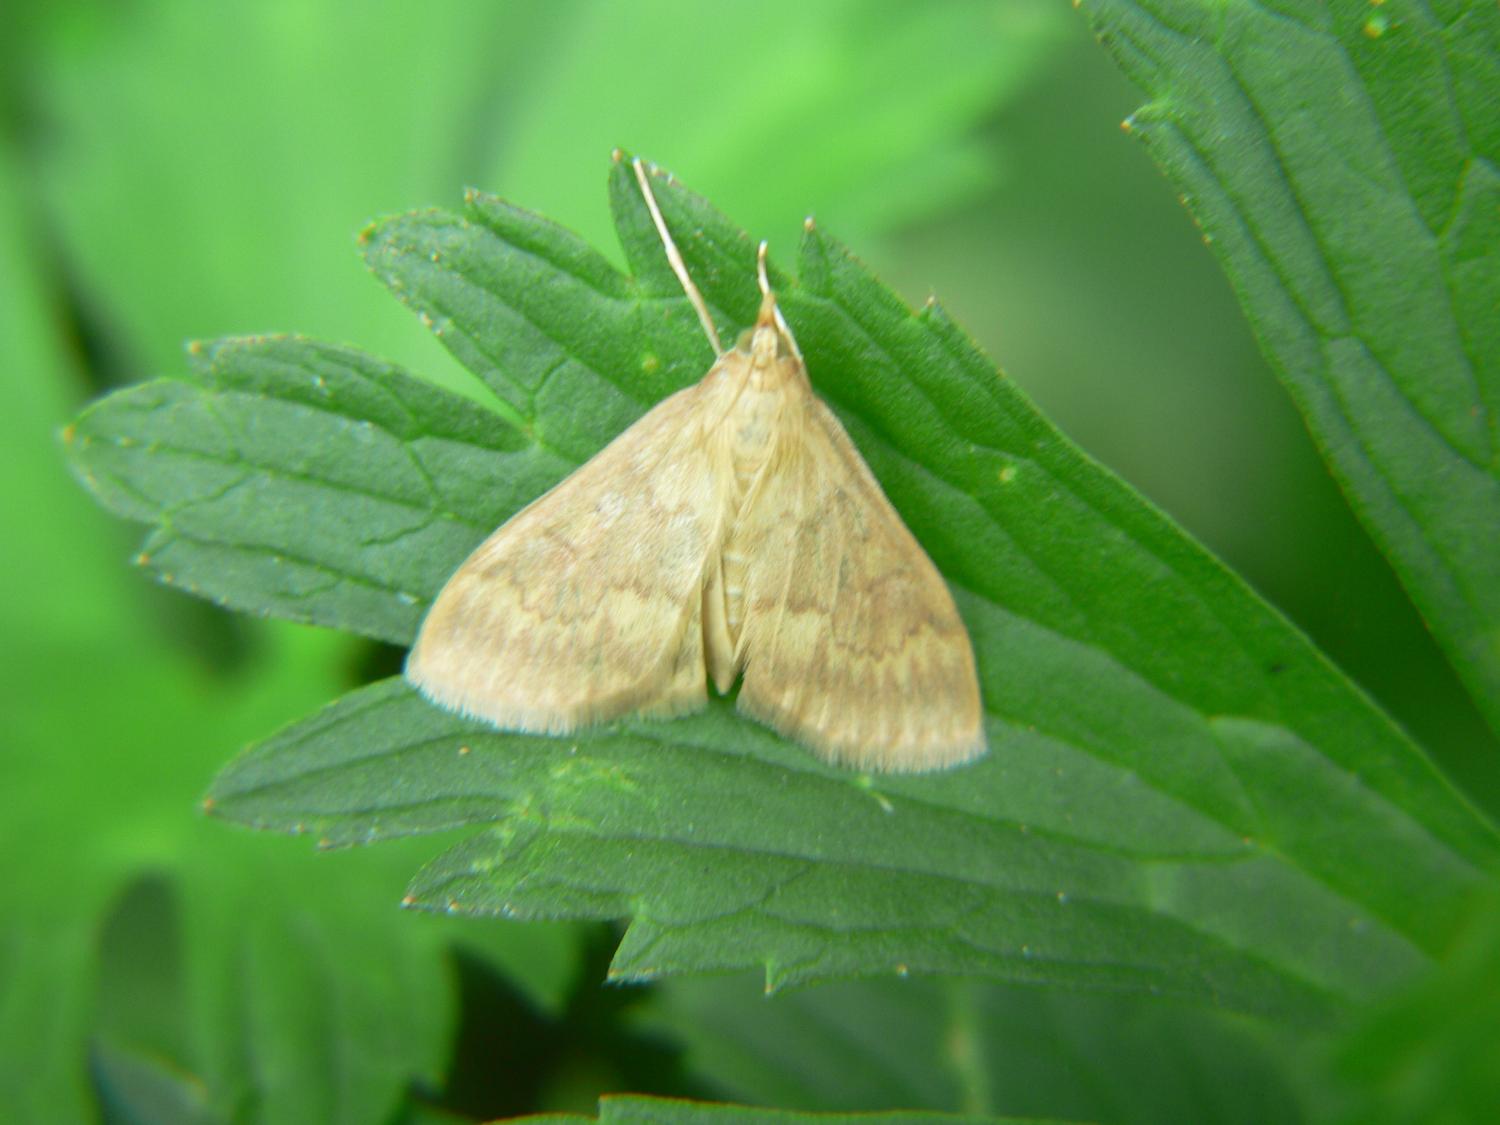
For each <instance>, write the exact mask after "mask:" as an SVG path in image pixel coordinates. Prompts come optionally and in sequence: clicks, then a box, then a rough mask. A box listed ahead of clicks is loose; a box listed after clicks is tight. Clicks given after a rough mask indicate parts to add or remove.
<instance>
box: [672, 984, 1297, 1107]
mask: <svg viewBox="0 0 1500 1125" xmlns="http://www.w3.org/2000/svg"><path fill="white" fill-rule="evenodd" d="M646 1011H647V1014H646V1016H645V1017H644V1022H645V1026H646V1028H647V1029H648V1030H653V1031H656V1032H657V1033H659V1034H662V1035H668V1034H670V1035H672V1036H674V1037H676V1038H677V1039H679V1040H681V1041H682V1042H683V1043H684V1045H685V1047H686V1049H687V1053H686V1055H685V1058H684V1061H685V1063H686V1064H687V1066H688V1067H689V1069H690V1071H691V1073H692V1074H693V1076H694V1077H695V1078H697V1079H698V1080H700V1081H704V1082H707V1083H708V1084H709V1085H708V1088H709V1089H711V1090H713V1091H714V1092H715V1093H716V1094H722V1095H723V1096H725V1097H727V1098H729V1099H730V1100H733V1101H738V1102H751V1103H754V1104H758V1105H776V1106H784V1107H786V1108H790V1109H801V1110H818V1111H827V1110H834V1109H843V1110H862V1111H869V1110H880V1109H889V1108H892V1107H896V1106H923V1107H925V1108H929V1109H943V1110H949V1111H963V1112H970V1113H973V1112H984V1113H1005V1114H1015V1115H1017V1116H1037V1117H1057V1118H1066V1119H1069V1120H1084V1121H1095V1122H1101V1123H1103V1122H1109V1123H1111V1125H1157V1123H1159V1122H1164V1121H1192V1122H1195V1123H1197V1125H1259V1123H1262V1122H1267V1121H1276V1122H1282V1123H1285V1125H1293V1123H1295V1122H1298V1121H1302V1120H1304V1119H1305V1117H1306V1116H1307V1114H1306V1112H1305V1111H1304V1109H1303V1107H1302V1106H1301V1105H1300V1104H1299V1098H1298V1096H1297V1094H1296V1092H1295V1091H1294V1090H1293V1089H1292V1088H1291V1086H1290V1085H1289V1083H1288V1081H1287V1078H1286V1076H1285V1075H1283V1074H1282V1073H1280V1072H1279V1068H1278V1065H1277V1064H1278V1059H1277V1058H1276V1056H1275V1055H1274V1054H1273V1053H1271V1052H1270V1051H1269V1050H1268V1049H1267V1046H1266V1043H1265V1042H1264V1040H1265V1039H1266V1038H1267V1036H1266V1035H1265V1034H1264V1032H1266V1030H1267V1029H1266V1028H1265V1027H1264V1026H1262V1025H1257V1024H1254V1023H1252V1021H1249V1020H1247V1019H1245V1018H1243V1017H1234V1016H1230V1015H1228V1014H1226V1013H1222V1012H1214V1011H1208V1010H1205V1009H1203V1008H1200V1007H1189V1006H1184V1005H1180V1004H1171V1003H1166V1002H1163V1001H1160V1000H1156V999H1153V998H1149V997H1145V998H1143V997H1134V996H1104V995H1079V994H1068V993H1064V992H1061V991H1059V990H1056V989H1045V990H1044V989H1036V988H1016V987H997V986H993V985H984V984H976V983H974V982H970V981H962V980H916V979H911V980H904V981H888V980H866V981H840V982H835V983H830V984H825V985H822V986H820V987H818V988H808V989H795V990H792V991H789V992H782V993H778V994H776V995H775V996H771V997H766V996H764V995H762V993H761V990H760V988H759V987H757V982H756V981H754V980H751V979H747V978H746V977H744V976H739V977H735V978H731V979H725V978H722V977H702V978H684V979H680V980H673V981H668V982H665V983H664V984H663V985H662V986H661V987H660V988H659V989H658V990H657V992H656V994H655V996H654V998H653V1002H652V1003H651V1004H650V1005H649V1006H648V1008H647V1010H646Z"/></svg>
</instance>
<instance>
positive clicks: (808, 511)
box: [406, 160, 985, 771]
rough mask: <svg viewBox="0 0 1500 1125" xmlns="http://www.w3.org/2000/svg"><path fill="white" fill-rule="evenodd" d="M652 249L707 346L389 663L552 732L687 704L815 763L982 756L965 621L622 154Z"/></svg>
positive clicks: (839, 441)
mask: <svg viewBox="0 0 1500 1125" xmlns="http://www.w3.org/2000/svg"><path fill="white" fill-rule="evenodd" d="M634 170H635V175H636V179H637V180H638V181H639V184H640V188H641V193H642V196H643V197H644V201H645V203H646V206H647V209H648V210H649V211H650V214H651V218H652V221H653V222H654V223H655V225H656V229H657V232H658V233H659V234H660V236H661V241H662V247H663V249H664V251H665V253H666V256H667V259H668V261H669V262H670V264H671V266H672V269H673V271H674V273H676V275H677V278H678V280H679V281H680V282H681V283H682V288H683V291H684V292H685V293H686V294H687V298H688V301H689V302H690V303H691V305H692V307H693V309H694V310H695V311H696V312H697V315H698V319H699V321H700V322H701V323H702V325H703V330H704V332H705V333H706V334H707V336H708V340H709V343H710V344H711V345H712V346H713V349H714V353H715V355H716V356H717V357H718V358H717V359H716V360H715V361H714V363H713V366H712V367H710V368H709V371H708V374H707V375H705V376H704V377H703V379H702V381H701V382H699V383H697V384H695V385H693V386H690V387H688V388H686V389H685V390H681V391H678V392H677V393H676V394H674V395H672V396H670V397H669V398H667V399H665V400H663V401H662V402H661V403H659V404H658V405H657V406H656V407H654V408H653V409H652V410H650V411H649V412H648V413H647V414H646V415H645V416H644V417H642V418H641V419H640V420H639V421H637V422H636V423H635V424H634V425H632V426H631V427H630V428H629V429H627V430H626V431H625V432H624V433H622V434H620V435H619V437H617V438H615V440H614V441H613V442H611V443H610V444H609V445H608V446H606V447H605V448H604V449H603V450H602V451H601V452H600V453H598V454H597V455H596V456H595V457H594V458H593V459H592V460H591V461H589V462H587V463H586V464H584V465H583V466H581V467H580V468H579V469H578V470H577V471H575V472H574V473H573V474H572V475H571V476H569V477H567V478H566V479H565V480H563V481H562V482H561V483H560V484H558V485H557V486H556V487H554V488H553V489H552V490H551V491H549V492H547V493H546V494H545V495H543V496H541V497H540V498H538V499H537V500H535V501H533V502H532V503H531V504H530V505H529V506H527V507H526V508H524V509H523V510H521V511H520V512H518V513H517V514H516V515H515V516H514V517H512V518H511V519H510V520H509V521H507V522H506V523H505V524H504V525H503V526H501V527H500V529H499V530H497V531H496V532H495V533H494V534H492V535H491V536H490V537H489V538H488V539H487V540H485V541H484V543H482V544H481V545H480V546H479V547H478V548H477V549H476V550H475V551H474V553H473V554H471V555H470V556H469V558H468V559H467V560H466V561H465V562H464V563H463V565H461V566H460V567H459V568H458V570H457V571H456V572H455V573H454V575H453V577H452V578H450V579H449V580H448V582H447V584H446V585H445V586H444V587H443V589H442V591H441V592H440V593H439V594H438V596H437V599H436V600H435V601H434V602H433V604H432V606H431V608H430V609H429V610H428V612H427V616H426V618H425V619H424V621H423V623H422V627H421V631H420V633H419V634H418V637H417V642H416V645H415V646H414V647H413V648H412V650H411V653H410V655H409V657H408V659H407V664H406V675H407V677H408V678H409V679H410V680H411V681H412V682H413V683H414V684H415V685H416V686H417V687H418V688H419V689H420V690H421V692H422V693H423V694H424V695H426V696H427V698H429V699H430V700H432V701H433V702H435V703H437V704H439V705H441V706H443V707H447V708H450V709H454V710H457V711H461V712H463V713H465V714H468V715H471V716H475V717H478V718H480V719H484V720H487V721H489V722H491V723H493V724H495V725H496V726H498V727H501V728H505V729H511V730H521V731H534V732H541V733H549V734H563V733H567V732H570V731H573V730H576V729H578V728H580V727H583V726H586V725H588V724H592V723H599V722H604V721H607V720H610V719H615V718H619V717H623V716H632V715H635V716H652V717H665V716H673V715H681V714H684V713H687V712H691V711H694V710H697V709H699V708H701V707H703V706H704V705H705V702H706V700H707V698H708V692H707V687H706V682H705V681H706V680H712V681H713V684H714V687H715V689H716V690H717V691H719V692H720V693H727V692H729V691H730V689H731V688H732V687H733V685H734V683H735V681H736V680H737V679H739V680H741V685H740V691H739V696H738V700H737V706H738V709H739V710H740V711H741V712H743V713H744V714H746V715H748V716H750V717H751V718H753V719H756V720H759V721H760V722H762V723H765V724H766V725H768V726H770V727H771V728H773V729H774V730H776V731H778V732H779V733H781V734H783V735H785V736H786V737H788V738H791V739H795V740H796V741H798V742H800V743H802V744H804V745H806V746H808V747H810V748H811V749H812V750H813V751H814V752H816V753H817V754H818V755H819V756H821V757H822V758H824V759H826V760H828V761H831V762H834V763H838V764H841V765H845V766H850V767H854V768H857V769H861V770H891V771H919V770H932V769H941V768H943V767H946V766H952V765H955V764H957V763H960V762H965V761H968V760H970V759H972V758H974V757H977V756H978V755H980V754H982V753H983V752H984V750H985V736H984V730H983V726H982V723H981V711H980V701H979V684H978V679H977V677H976V674H975V668H974V655H973V651H972V649H971V647H970V644H969V637H968V634H967V632H965V630H964V625H963V621H962V620H961V619H960V617H959V615H958V611H957V609H956V608H955V607H954V604H953V598H952V596H951V595H950V594H949V592H948V588H947V586H946V585H945V584H944V582H943V579H942V577H941V576H940V575H939V574H938V571H937V568H936V567H935V566H933V564H932V561H931V560H930V559H929V558H928V557H927V555H926V554H925V553H924V552H923V550H922V548H921V547H920V546H919V545H918V543H917V541H916V539H915V538H914V537H913V536H912V534H911V532H910V531H908V530H907V528H906V525H905V524H903V523H902V522H901V518H900V516H898V515H897V514H896V511H895V509H894V508H893V507H892V506H891V503H890V501H889V500H887V499H886V497H885V494H884V493H883V492H882V491H881V489H880V485H879V484H878V483H876V480H875V477H874V475H873V474H872V473H871V472H870V469H869V468H868V467H867V466H866V465H865V462H864V461H863V459H862V458H861V457H860V455H859V452H858V451H857V450H856V449H855V447H854V443H853V442H852V441H851V440H850V439H849V435H848V434H847V433H846V432H845V430H844V427H843V426H842V425H841V424H840V423H839V420H838V418H837V417H836V416H835V415H834V413H833V411H832V410H830V409H829V408H828V407H827V406H826V405H825V404H824V403H823V401H822V400H821V399H819V398H818V397H817V395H815V394H814V393H813V390H812V387H811V384H810V383H809V382H808V376H807V367H806V365H805V364H804V363H803V359H802V353H801V350H800V349H799V348H798V346H797V341H796V338H795V337H794V336H793V335H792V331H791V328H790V327H789V326H788V325H787V322H786V320H785V319H784V317H783V316H782V313H781V310H780V308H779V307H778V306H777V303H776V296H775V294H774V293H773V292H772V290H771V285H770V281H769V279H768V277H767V275H766V244H765V243H764V242H762V243H761V244H760V249H759V252H758V255H757V267H756V272H757V276H758V279H759V285H760V292H761V303H760V311H759V313H758V315H757V316H756V319H755V323H754V325H753V326H752V327H751V328H749V329H748V330H746V331H745V332H744V333H743V335H742V336H741V337H740V339H739V342H738V343H737V344H736V345H735V347H734V348H732V349H730V350H727V351H726V350H725V349H724V347H723V346H722V345H721V343H720V341H719V336H718V332H717V330H716V328H715V326H714V322H713V318H712V317H711V316H710V315H709V311H708V306H707V304H706V303H705V302H704V300H703V297H702V294H700V293H699V292H698V289H697V287H696V286H695V285H694V284H693V281H692V278H691V277H690V276H689V274H688V270H687V266H686V265H685V264H684V262H683V260H682V256H681V254H680V253H679V251H678V249H677V246H676V244H675V242H674V241H673V239H672V235H671V232H670V231H669V230H668V229H667V224H666V222H665V220H664V219H663V217H662V214H661V210H660V208H659V207H658V205H657V202H656V198H655V196H654V194H653V193H652V190H651V184H650V180H649V178H648V177H647V174H646V171H645V169H644V167H643V166H642V164H641V162H640V161H639V160H636V161H635V162H634Z"/></svg>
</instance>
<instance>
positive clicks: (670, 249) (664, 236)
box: [630, 156, 724, 355]
mask: <svg viewBox="0 0 1500 1125" xmlns="http://www.w3.org/2000/svg"><path fill="white" fill-rule="evenodd" d="M630 165H631V167H633V168H634V169H635V178H636V180H637V182H639V183H640V185H641V195H642V196H643V197H644V198H645V200H646V210H648V211H650V212H651V221H652V222H653V223H655V224H656V233H657V234H659V235H660V236H661V244H662V248H663V249H664V250H666V252H667V262H668V263H669V264H670V265H671V267H672V272H673V273H675V274H676V275H677V280H678V281H679V282H681V283H682V291H683V292H684V293H686V294H687V299H688V304H690V305H692V306H693V311H694V312H696V313H697V314H698V323H699V324H701V325H703V332H704V334H705V335H707V336H708V342H709V343H710V344H712V345H713V348H714V355H723V354H724V345H723V344H721V343H720V342H719V330H718V329H717V328H715V327H714V318H713V317H711V316H709V315H708V304H707V302H705V301H704V300H703V294H702V293H700V292H698V287H697V286H696V285H694V284H693V279H692V278H691V277H690V276H689V275H688V270H687V263H685V262H684V261H683V260H682V255H681V254H680V253H679V252H678V250H677V243H675V242H673V241H672V232H671V231H669V230H667V221H666V220H665V219H663V218H662V217H661V208H660V207H658V206H657V205H656V196H655V195H653V194H652V192H651V181H650V178H649V177H648V176H647V175H646V168H645V166H644V165H643V164H642V163H641V158H640V157H639V156H637V157H635V158H634V159H633V160H631V162H630Z"/></svg>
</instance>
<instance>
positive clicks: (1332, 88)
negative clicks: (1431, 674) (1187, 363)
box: [1085, 0, 1500, 731]
mask: <svg viewBox="0 0 1500 1125" xmlns="http://www.w3.org/2000/svg"><path fill="white" fill-rule="evenodd" d="M1085 7H1086V10H1087V11H1088V14H1089V18H1090V19H1091V20H1092V21H1093V24H1094V27H1095V30H1096V31H1097V32H1098V34H1099V36H1100V38H1101V39H1102V40H1103V41H1104V43H1105V45H1106V46H1107V47H1109V49H1110V51H1111V52H1112V53H1113V54H1114V56H1115V59H1116V61H1117V62H1118V63H1119V64H1120V65H1121V67H1122V68H1123V69H1124V70H1125V72H1126V73H1127V74H1128V75H1129V76H1130V77H1131V78H1132V79H1134V80H1135V81H1136V82H1137V83H1139V84H1140V85H1141V86H1143V87H1144V88H1145V89H1146V90H1147V91H1148V93H1149V94H1150V95H1151V98H1152V100H1151V101H1150V102H1149V103H1148V104H1147V105H1146V106H1145V107H1143V108H1142V109H1141V110H1139V111H1138V112H1137V113H1135V114H1134V115H1133V116H1132V117H1131V118H1130V120H1129V122H1128V126H1129V128H1130V131H1131V132H1132V134H1134V135H1135V136H1137V137H1139V138H1140V139H1141V140H1142V141H1144V142H1145V143H1146V145H1147V146H1148V147H1149V149H1150V151H1151V153H1152V155H1153V156H1154V158H1155V159H1156V160H1157V162H1158V163H1159V164H1160V165H1161V167H1162V169H1163V170H1164V171H1165V172H1166V173H1167V175H1168V176H1169V177H1170V178H1171V179H1172V181H1173V183H1174V184H1176V186H1177V187H1178V189H1179V190H1180V191H1181V192H1182V193H1183V199H1184V201H1185V202H1186V204H1187V205H1188V207H1189V208H1190V209H1191V210H1192V212H1193V214H1194V217H1195V218H1196V220H1197V221H1198V223H1199V224H1200V225H1201V226H1202V227H1203V230H1204V234H1205V238H1206V239H1207V241H1208V242H1209V244H1210V246H1211V247H1212V248H1213V250H1214V252H1215V253H1216V254H1217V255H1218V256H1219V259H1220V261H1221V262H1222V263H1223V265H1224V268H1225V270H1226V271H1227V273H1228V275H1229V278H1230V281H1231V282H1232V283H1233V285H1234V287H1235V289H1236V291H1237V293H1238V295H1239V298H1240V302H1241V304H1242V305H1243V307H1244V309H1245V312H1246V315H1247V316H1248V317H1249V319H1250V321H1251V324H1252V326H1253V327H1254V329H1255V331H1256V333H1257V335H1258V337H1259V339H1260V343H1261V348H1262V350H1263V351H1264V352H1265V353H1266V355H1267V356H1268V357H1269V358H1270V360H1271V362H1272V364H1273V366H1274V367H1275V368H1276V370H1277V371H1278V373H1279V374H1280V377H1281V378H1282V380H1283V381H1284V382H1285V384H1286V385H1287V388H1288V389H1289V390H1290V391H1291V393H1292V396H1293V398H1294V399H1295V400H1296V402H1297V405H1298V407H1299V409H1300V410H1301V411H1302V413H1303V415H1304V417H1305V418H1306V419H1307V423H1308V425H1309V427H1310V428H1311V430H1312V433H1313V435H1314V437H1315V439H1316V440H1317V442H1318V444H1319V446H1320V448H1321V450H1322V454H1323V457H1324V459H1325V460H1326V461H1327V463H1328V465H1329V467H1330V468H1331V469H1332V471H1333V472H1334V474H1335V475H1336V476H1337V478H1338V480H1339V482H1340V484H1341V485H1342V486H1343V489H1344V491H1345V493H1346V495H1347V496H1348V497H1349V500H1350V503H1351V504H1352V505H1353V507H1354V509H1355V511H1356V513H1357V514H1358V515H1359V517H1360V519H1361V520H1362V521H1363V522H1364V525H1365V527H1366V528H1367V529H1368V531H1369V533H1370V534H1371V536H1372V537H1373V538H1374V539H1375V541H1376V542H1377V543H1378V544H1379V546H1380V548H1381V550H1382V551H1383V552H1384V553H1385V554H1386V556H1387V557H1388V558H1389V559H1390V561H1391V564H1392V565H1393V566H1394V567H1395V569H1396V571H1397V573H1398V574H1399V575H1400V577H1401V579H1402V581H1403V583H1404V584H1405V586H1406V588H1407V590H1408V592H1409V593H1410V595H1411V597H1412V599H1413V601H1414V602H1415V603H1416V605H1417V607H1418V609H1419V610H1420V611H1421V612H1422V614H1423V616H1424V618H1425V619H1426V621H1427V624H1428V627H1429V628H1430V629H1431V630H1432V632H1433V635H1434V636H1435V637H1436V638H1437V640H1438V643H1439V644H1440V645H1441V646H1442V647H1443V648H1444V650H1445V652H1446V653H1447V656H1448V658H1449V660H1450V661H1451V662H1452V664H1453V666H1454V668H1455V669H1456V670H1457V671H1458V674H1459V676H1460V677H1461V678H1462V679H1463V681H1464V683H1465V685H1466V686H1467V687H1468V690H1469V692H1470V694H1471V695H1472V696H1473V698H1474V700H1475V702H1476V703H1477V705H1478V706H1479V709H1480V710H1481V711H1482V712H1483V713H1484V714H1485V715H1486V717H1487V718H1488V719H1489V722H1490V724H1491V725H1492V726H1493V727H1494V728H1495V729H1496V730H1497V731H1500V317H1497V315H1496V310H1497V309H1500V264H1497V263H1500V124H1497V122H1500V113H1497V112H1496V99H1495V91H1496V89H1500V50H1497V44H1500V11H1497V9H1496V7H1495V6H1494V5H1493V4H1488V3H1483V2H1478V3H1465V2H1454V3H1443V4H1438V5H1436V6H1428V7H1423V6H1420V5H1400V6H1398V7H1395V8H1390V9H1387V8H1385V7H1383V6H1377V5H1371V4H1367V3H1364V2H1360V0H1342V2H1339V3H1333V4H1329V5H1326V6H1318V7H1309V6H1304V5H1285V4H1278V3H1238V4H1227V5H1226V4H1205V3H1197V2H1193V0H1190V2H1186V3H1178V2H1170V3H1161V2H1156V0H1090V2H1089V3H1088V4H1086V5H1085Z"/></svg>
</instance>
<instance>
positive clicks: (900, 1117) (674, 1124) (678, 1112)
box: [509, 1094, 1043, 1125]
mask: <svg viewBox="0 0 1500 1125" xmlns="http://www.w3.org/2000/svg"><path fill="white" fill-rule="evenodd" d="M509 1120H511V1121H516V1122H533V1123H534V1125H594V1123H595V1122H597V1123H598V1125H1006V1123H1011V1125H1025V1123H1024V1122H1023V1120H1022V1119H1021V1118H1019V1117H977V1116H970V1115H967V1114H965V1115H957V1114H951V1113H920V1112H915V1111H909V1110H904V1111H900V1112H896V1113H798V1112H796V1111H793V1110H784V1109H762V1108H761V1107H759V1106H743V1105H715V1104H713V1103H711V1102H688V1101H677V1100H675V1099H671V1098H647V1097H641V1096H639V1095H634V1094H615V1095H612V1096H609V1097H604V1098H600V1099H599V1116H598V1117H579V1116H573V1115H568V1116H564V1117H556V1116H551V1115H545V1114H544V1115H542V1116H540V1117H513V1118H509ZM1026 1120H1029V1121H1032V1122H1035V1125H1043V1123H1042V1122H1041V1119H1040V1118H1028V1119H1026Z"/></svg>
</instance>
